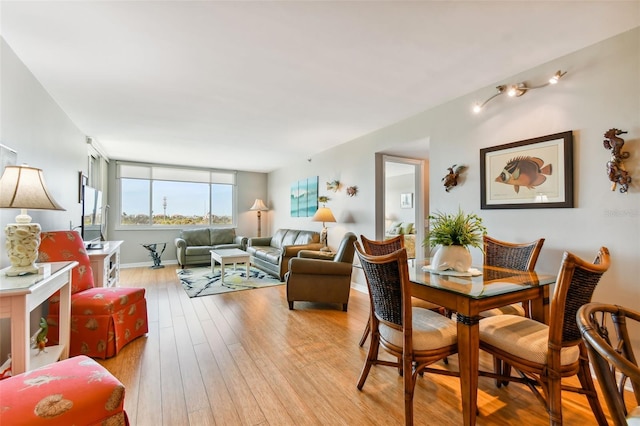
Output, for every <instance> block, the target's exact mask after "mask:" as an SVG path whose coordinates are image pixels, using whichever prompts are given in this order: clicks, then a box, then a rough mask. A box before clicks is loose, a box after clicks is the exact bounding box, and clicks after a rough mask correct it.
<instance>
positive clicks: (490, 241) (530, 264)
mask: <svg viewBox="0 0 640 426" xmlns="http://www.w3.org/2000/svg"><path fill="white" fill-rule="evenodd" d="M543 244H544V238H540V239H538V240H535V241H532V242H530V243H511V242H507V241H501V240H498V239H496V238H492V237H489V236H488V235H483V236H482V245H483V251H484V264H485V265H488V266H497V267H499V268H510V269H517V270H519V271H533V270H534V269H535V267H536V262H537V261H538V256H539V255H540V250H541V249H542V245H543ZM504 314H511V315H520V316H526V317H531V315H530V305H529V301H528V300H523V301H522V302H517V303H512V304H510V305H506V306H500V307H497V308H493V309H489V310H486V311H482V312H480V317H481V318H487V317H492V316H495V315H504ZM493 364H494V371H495V372H496V373H497V374H503V375H505V376H509V375H510V374H511V367H510V366H509V364H505V363H503V362H502V361H500V359H498V358H494V359H493ZM508 383H509V382H507V381H505V382H503V381H500V380H496V386H497V387H500V386H502V385H505V386H506V385H507V384H508Z"/></svg>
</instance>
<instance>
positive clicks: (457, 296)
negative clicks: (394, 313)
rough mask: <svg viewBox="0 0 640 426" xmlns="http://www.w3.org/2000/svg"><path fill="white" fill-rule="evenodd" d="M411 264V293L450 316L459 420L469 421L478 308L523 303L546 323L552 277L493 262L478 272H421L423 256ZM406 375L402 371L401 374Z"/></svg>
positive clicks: (474, 398)
mask: <svg viewBox="0 0 640 426" xmlns="http://www.w3.org/2000/svg"><path fill="white" fill-rule="evenodd" d="M412 263H413V264H412V265H410V266H409V279H410V281H411V295H412V296H413V297H417V298H419V299H423V300H427V301H429V302H433V303H436V304H438V305H440V306H443V307H445V308H447V309H448V310H449V311H451V312H454V313H455V315H456V319H457V331H458V359H459V365H460V390H461V395H462V408H463V410H462V411H463V420H464V422H463V424H464V425H475V424H476V409H477V394H478V370H479V356H480V336H479V326H478V324H479V322H480V312H482V311H485V310H488V309H492V308H496V307H500V306H506V305H510V304H512V303H517V302H522V301H529V304H530V313H531V317H532V318H533V319H535V320H538V321H540V322H544V323H547V322H548V319H549V309H548V305H549V289H550V284H554V283H555V281H556V276H555V275H548V274H540V273H536V272H527V271H519V270H515V269H506V268H498V267H493V266H479V267H478V266H475V267H474V268H475V269H477V271H478V273H479V275H476V276H459V275H458V274H454V273H451V272H446V273H435V272H431V271H428V270H424V268H423V267H424V266H426V265H428V263H429V262H428V260H416V261H414V262H412ZM446 274H448V275H446ZM408 376H409V375H406V374H405V378H408Z"/></svg>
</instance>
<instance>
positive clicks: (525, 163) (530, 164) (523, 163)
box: [495, 156, 553, 194]
mask: <svg viewBox="0 0 640 426" xmlns="http://www.w3.org/2000/svg"><path fill="white" fill-rule="evenodd" d="M552 172H553V167H552V166H551V164H546V165H545V164H544V161H543V160H542V159H540V158H538V157H529V156H525V157H515V158H513V159H511V160H509V162H507V164H506V165H505V166H504V169H502V172H500V175H498V177H496V179H495V181H496V182H499V183H504V184H505V185H513V190H514V191H515V192H516V194H517V193H519V192H520V187H521V186H524V187H526V188H529V189H535V187H536V186H538V185H542V184H543V183H544V182H545V181H546V180H547V178H546V176H550V175H551V173H552Z"/></svg>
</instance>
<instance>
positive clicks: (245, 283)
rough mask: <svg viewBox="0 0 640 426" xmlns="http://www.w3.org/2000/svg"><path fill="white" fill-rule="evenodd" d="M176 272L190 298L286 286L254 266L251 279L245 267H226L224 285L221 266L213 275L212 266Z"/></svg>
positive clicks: (217, 267)
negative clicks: (221, 278)
mask: <svg viewBox="0 0 640 426" xmlns="http://www.w3.org/2000/svg"><path fill="white" fill-rule="evenodd" d="M176 271H177V273H178V279H179V280H180V283H181V284H182V287H183V288H184V291H186V292H187V295H189V297H200V296H210V295H212V294H221V293H230V292H232V291H239V290H250V289H254V288H262V287H271V286H274V285H280V284H284V283H283V282H280V280H278V279H277V278H275V277H273V276H272V275H269V274H267V273H266V272H263V271H261V270H260V269H258V268H254V267H253V266H252V267H251V269H250V271H249V272H250V274H249V277H247V268H246V267H245V266H244V265H238V267H237V269H233V268H232V267H231V265H229V266H225V268H224V275H225V277H224V283H223V282H222V281H221V280H220V266H216V268H215V271H214V272H213V273H212V272H211V267H210V266H200V267H195V268H188V269H187V268H185V269H177V270H176Z"/></svg>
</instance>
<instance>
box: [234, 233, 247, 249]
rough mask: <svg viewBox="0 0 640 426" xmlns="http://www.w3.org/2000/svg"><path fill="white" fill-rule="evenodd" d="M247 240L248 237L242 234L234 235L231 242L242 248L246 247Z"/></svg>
mask: <svg viewBox="0 0 640 426" xmlns="http://www.w3.org/2000/svg"><path fill="white" fill-rule="evenodd" d="M247 241H249V238H247V237H243V236H242V235H236V237H235V238H234V239H233V243H234V244H240V248H241V249H242V250H246V249H247Z"/></svg>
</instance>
